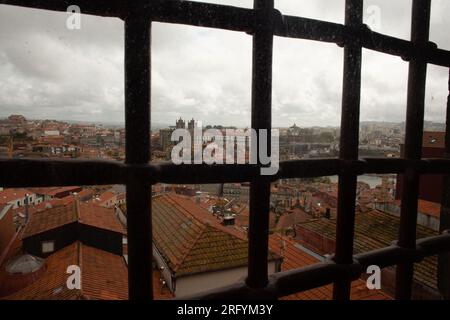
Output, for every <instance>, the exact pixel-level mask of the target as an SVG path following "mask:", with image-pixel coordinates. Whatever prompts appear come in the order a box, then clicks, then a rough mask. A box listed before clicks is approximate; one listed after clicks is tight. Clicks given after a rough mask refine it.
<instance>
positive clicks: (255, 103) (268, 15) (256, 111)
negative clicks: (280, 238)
mask: <svg viewBox="0 0 450 320" xmlns="http://www.w3.org/2000/svg"><path fill="white" fill-rule="evenodd" d="M273 6H274V1H273V0H255V1H254V8H255V11H256V24H255V33H254V34H253V57H252V121H251V122H252V123H251V125H252V128H253V129H255V130H256V131H257V132H258V135H257V139H258V147H257V150H252V151H251V152H258V153H257V159H258V164H259V165H261V159H260V151H261V144H260V139H261V135H260V130H267V132H268V134H267V135H268V139H267V150H270V133H271V129H272V53H273V50H272V49H273ZM269 210H270V178H267V177H266V176H261V175H256V176H255V177H254V178H253V179H252V180H251V182H250V218H249V232H248V239H249V242H248V276H247V280H246V283H247V285H248V286H249V287H251V288H263V287H265V286H266V285H267V283H268V279H267V276H268V266H267V257H268V251H269V249H268V243H269Z"/></svg>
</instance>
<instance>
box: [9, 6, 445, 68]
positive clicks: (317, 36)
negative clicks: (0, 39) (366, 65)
mask: <svg viewBox="0 0 450 320" xmlns="http://www.w3.org/2000/svg"><path fill="white" fill-rule="evenodd" d="M0 4H7V5H15V6H22V7H29V8H37V9H46V10H53V11H66V10H67V7H68V6H69V5H73V4H75V5H78V6H79V7H80V9H81V12H82V13H84V14H92V15H98V16H104V17H119V18H123V17H124V16H125V15H126V10H127V9H126V6H125V0H73V1H72V0H0ZM142 10H143V11H145V12H148V14H149V17H150V18H151V19H152V20H153V21H157V22H165V23H177V24H185V25H191V26H198V27H208V28H216V29H223V30H231V31H241V32H247V33H250V34H253V33H254V28H255V27H254V26H255V18H254V17H255V11H254V10H253V9H247V8H239V7H233V6H227V5H218V4H211V3H200V2H194V1H179V0H165V1H152V2H150V1H149V2H148V4H147V5H146V6H145V7H144V8H142ZM273 14H274V15H275V25H274V31H273V32H274V35H275V36H280V37H289V38H297V39H305V40H314V41H321V42H329V43H336V44H338V45H340V46H343V45H345V43H346V42H353V41H354V40H355V38H360V40H361V45H362V46H363V47H364V48H366V49H369V50H374V51H378V52H382V53H386V54H390V55H395V56H399V57H402V58H403V59H404V60H407V61H409V60H411V59H412V58H413V57H415V56H420V57H421V59H423V60H424V61H426V62H428V63H430V64H434V65H438V66H443V67H450V51H448V50H443V49H439V48H438V47H437V45H435V44H434V43H431V42H429V43H428V45H427V46H425V47H417V46H415V45H414V44H413V43H412V42H410V41H407V40H403V39H399V38H395V37H391V36H388V35H384V34H381V33H378V32H374V31H371V30H370V29H369V28H368V27H367V26H364V27H363V28H362V29H360V30H359V29H354V28H350V27H347V26H344V25H343V24H339V23H332V22H326V21H320V20H315V19H308V18H303V17H295V16H289V15H282V14H281V13H280V12H279V11H278V10H276V9H275V10H274V11H273Z"/></svg>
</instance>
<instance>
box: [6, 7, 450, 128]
mask: <svg viewBox="0 0 450 320" xmlns="http://www.w3.org/2000/svg"><path fill="white" fill-rule="evenodd" d="M209 2H215V3H221V4H231V5H235V6H242V7H248V8H250V7H251V6H252V3H253V1H252V0H217V1H212V0H211V1H209ZM411 3H412V1H411V0H396V1H391V0H378V1H377V0H372V1H369V0H366V1H365V20H366V21H367V22H371V21H374V20H373V19H372V18H376V17H377V12H379V17H380V19H379V25H378V27H379V28H378V29H377V31H378V32H382V33H386V34H389V35H393V36H396V37H400V38H403V39H409V36H410V23H411V18H410V16H411ZM275 5H276V7H277V8H278V9H279V10H280V11H281V12H282V13H284V14H289V15H299V16H304V17H309V18H317V19H323V20H327V21H332V22H338V23H343V21H344V0H321V1H319V0H314V1H311V0H277V1H275ZM374 6H375V7H374ZM374 8H375V11H374ZM378 9H379V11H378ZM81 11H83V8H81ZM449 13H450V1H448V0H432V24H431V40H432V41H435V42H436V43H438V45H439V47H441V48H444V49H447V50H449V49H450V37H449V36H448V31H449V30H450V21H448V14H449ZM67 17H68V15H67V14H66V13H55V12H49V11H42V10H34V9H23V8H18V7H13V6H6V5H0V117H4V116H8V115H9V114H12V113H21V114H24V115H25V116H26V117H28V118H35V119H38V118H39V119H42V118H50V119H67V120H85V121H105V122H123V120H124V97H123V92H124V89H123V88H124V86H123V47H124V45H123V22H122V21H121V20H119V19H110V18H98V17H92V16H87V15H82V17H81V30H68V29H67V28H66V19H67ZM367 19H372V20H367ZM372 27H374V28H375V27H377V25H372ZM152 34H153V40H152V77H153V78H152V121H153V122H155V123H164V124H167V123H168V124H173V123H174V122H175V119H176V118H178V117H180V116H181V117H183V118H189V119H190V118H192V117H193V118H195V119H198V120H202V121H203V123H204V124H223V125H236V126H248V125H249V124H250V89H251V36H249V35H246V34H242V33H237V32H230V31H222V30H213V29H206V28H197V27H187V26H182V25H169V24H159V23H154V24H153V30H152ZM342 59H343V50H342V49H341V48H339V47H338V46H336V45H334V44H323V43H317V42H311V41H302V40H296V39H285V38H278V37H277V38H275V41H274V62H273V66H274V70H273V125H274V126H288V125H292V124H293V123H294V122H295V123H296V124H297V125H300V126H313V125H320V126H327V125H338V124H339V123H340V109H341V105H340V103H341V90H342V68H343V67H342ZM428 70H429V71H428V80H427V97H426V119H427V120H432V121H438V122H444V117H445V106H446V99H447V92H448V90H447V81H448V69H445V68H440V67H434V66H430V67H429V69H428ZM407 71H408V64H407V63H406V62H404V61H403V60H401V59H400V58H397V57H392V56H387V55H384V54H380V53H376V52H369V51H367V50H364V53H363V69H362V72H363V81H362V104H361V120H377V121H398V122H400V121H404V118H405V111H406V88H407Z"/></svg>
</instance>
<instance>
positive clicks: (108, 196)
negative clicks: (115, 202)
mask: <svg viewBox="0 0 450 320" xmlns="http://www.w3.org/2000/svg"><path fill="white" fill-rule="evenodd" d="M114 197H116V194H115V193H114V192H111V191H105V192H103V193H102V194H101V195H99V196H98V198H95V201H96V202H105V201H108V200H109V199H111V198H114Z"/></svg>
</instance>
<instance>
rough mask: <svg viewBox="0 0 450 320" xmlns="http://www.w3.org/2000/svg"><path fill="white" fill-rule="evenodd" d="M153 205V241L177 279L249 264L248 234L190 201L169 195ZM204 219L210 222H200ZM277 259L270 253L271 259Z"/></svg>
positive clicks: (158, 199)
mask: <svg viewBox="0 0 450 320" xmlns="http://www.w3.org/2000/svg"><path fill="white" fill-rule="evenodd" d="M184 200H186V201H184ZM152 203H153V204H152V208H153V241H154V243H155V245H156V247H157V248H158V250H159V251H160V252H161V254H162V255H163V256H164V257H165V258H166V259H167V262H168V264H169V267H170V268H171V269H172V271H174V272H176V274H177V275H183V274H193V273H198V272H207V271H214V270H222V269H227V268H235V267H240V266H245V265H246V264H247V256H248V242H247V240H246V238H245V234H243V233H241V232H238V231H237V230H233V229H231V228H230V229H228V228H227V227H225V226H222V225H219V224H218V223H217V222H216V221H214V219H215V218H214V217H213V216H212V215H211V214H209V213H208V212H201V211H202V210H204V209H203V208H201V207H199V206H196V205H195V203H194V202H192V201H190V200H189V199H186V198H183V197H180V196H176V195H168V194H165V195H161V196H156V197H154V198H153V201H152ZM193 212H195V213H193ZM200 215H205V216H204V218H206V217H208V218H209V220H207V221H204V220H200V219H199V216H200ZM277 258H278V256H277V255H276V254H273V253H272V252H270V256H269V259H271V260H273V259H277Z"/></svg>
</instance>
